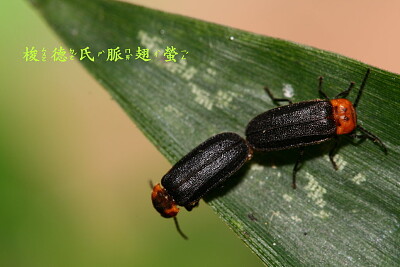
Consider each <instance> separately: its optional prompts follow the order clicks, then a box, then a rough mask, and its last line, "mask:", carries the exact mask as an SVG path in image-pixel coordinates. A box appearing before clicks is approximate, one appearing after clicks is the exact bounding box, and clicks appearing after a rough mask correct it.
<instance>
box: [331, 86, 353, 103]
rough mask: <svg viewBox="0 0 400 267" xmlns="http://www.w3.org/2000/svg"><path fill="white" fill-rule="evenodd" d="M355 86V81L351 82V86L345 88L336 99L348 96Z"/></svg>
mask: <svg viewBox="0 0 400 267" xmlns="http://www.w3.org/2000/svg"><path fill="white" fill-rule="evenodd" d="M353 87H354V82H351V83H350V86H349V88H347V89H346V90H344V91H343V92H341V93H339V94H338V95H337V96H335V99H338V98H346V97H347V96H348V95H349V93H350V92H351V89H353Z"/></svg>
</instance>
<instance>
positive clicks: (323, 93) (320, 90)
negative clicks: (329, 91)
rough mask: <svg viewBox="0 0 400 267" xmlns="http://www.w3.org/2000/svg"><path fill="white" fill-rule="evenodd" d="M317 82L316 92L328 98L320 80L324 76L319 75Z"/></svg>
mask: <svg viewBox="0 0 400 267" xmlns="http://www.w3.org/2000/svg"><path fill="white" fill-rule="evenodd" d="M318 80H319V83H318V92H319V94H320V95H322V96H323V97H324V98H325V99H326V100H328V101H329V100H330V99H329V97H328V96H327V95H326V94H325V92H324V91H322V81H323V80H324V77H322V76H319V79H318Z"/></svg>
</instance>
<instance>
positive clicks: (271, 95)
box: [264, 86, 293, 106]
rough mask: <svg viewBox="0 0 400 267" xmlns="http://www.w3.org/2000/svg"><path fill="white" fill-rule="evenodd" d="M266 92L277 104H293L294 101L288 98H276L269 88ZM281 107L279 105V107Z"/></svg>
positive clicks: (265, 89) (265, 88)
mask: <svg viewBox="0 0 400 267" xmlns="http://www.w3.org/2000/svg"><path fill="white" fill-rule="evenodd" d="M264 91H265V92H266V93H267V94H268V96H269V97H270V98H271V99H272V101H273V102H274V103H275V104H276V103H277V102H288V103H289V104H293V102H292V100H290V99H287V98H275V97H274V95H273V94H272V93H271V91H270V90H269V88H268V87H267V86H265V87H264ZM278 106H279V105H278Z"/></svg>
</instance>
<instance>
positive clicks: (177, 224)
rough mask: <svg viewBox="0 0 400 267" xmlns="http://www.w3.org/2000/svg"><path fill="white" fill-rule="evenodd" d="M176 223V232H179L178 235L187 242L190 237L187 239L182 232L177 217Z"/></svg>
mask: <svg viewBox="0 0 400 267" xmlns="http://www.w3.org/2000/svg"><path fill="white" fill-rule="evenodd" d="M174 223H175V227H176V230H177V231H178V233H179V234H180V235H181V237H183V239H185V240H187V239H188V237H187V235H185V234H184V233H183V232H182V230H181V228H180V227H179V223H178V219H177V218H176V217H174Z"/></svg>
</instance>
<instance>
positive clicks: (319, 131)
mask: <svg viewBox="0 0 400 267" xmlns="http://www.w3.org/2000/svg"><path fill="white" fill-rule="evenodd" d="M335 132H336V124H335V121H334V118H333V110H332V104H331V103H330V102H329V101H326V100H311V101H305V102H299V103H295V104H292V105H287V106H282V107H278V108H274V109H271V110H268V111H266V112H264V113H262V114H260V115H258V116H257V117H255V118H254V119H252V120H251V121H250V123H249V124H248V125H247V129H246V138H247V141H248V142H249V144H250V145H251V146H253V147H254V149H256V150H262V151H272V150H283V149H288V148H294V147H301V146H306V145H312V144H318V143H320V142H323V141H326V140H328V139H330V138H332V137H334V135H335Z"/></svg>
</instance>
